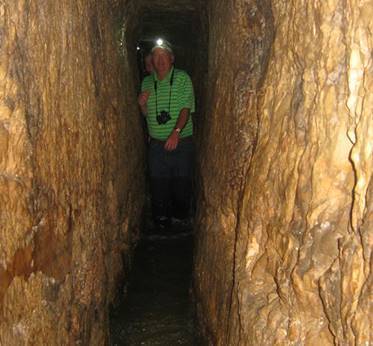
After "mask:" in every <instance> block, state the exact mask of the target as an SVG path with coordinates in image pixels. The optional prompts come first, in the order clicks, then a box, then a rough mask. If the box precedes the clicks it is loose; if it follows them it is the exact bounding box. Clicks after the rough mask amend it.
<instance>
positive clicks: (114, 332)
mask: <svg viewBox="0 0 373 346" xmlns="http://www.w3.org/2000/svg"><path fill="white" fill-rule="evenodd" d="M192 250H193V240H192V234H191V233H190V230H189V231H188V232H184V233H178V234H172V232H168V233H167V234H164V235H154V234H153V235H147V236H145V237H144V239H142V240H141V242H140V243H139V245H138V248H137V249H136V254H135V258H134V264H133V271H132V273H131V275H130V284H129V286H128V292H127V293H126V295H125V296H126V299H125V300H124V302H123V304H122V305H121V306H119V307H117V308H116V309H115V310H113V312H112V317H111V345H113V346H115V345H117V346H120V345H127V346H135V345H149V346H150V345H162V346H165V345H190V346H192V345H198V344H199V343H198V341H197V339H196V337H195V332H194V311H193V304H192V301H191V294H190V288H191V276H192V255H193V253H192Z"/></svg>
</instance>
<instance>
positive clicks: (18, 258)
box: [0, 0, 143, 346]
mask: <svg viewBox="0 0 373 346" xmlns="http://www.w3.org/2000/svg"><path fill="white" fill-rule="evenodd" d="M114 18H115V16H114V12H113V11H112V10H111V7H110V6H109V3H108V2H103V1H88V0H79V1H44V2H39V1H25V0H9V1H8V0H6V1H2V2H1V3H0V21H1V22H0V30H1V57H0V61H1V65H0V344H1V345H7V346H9V345H11V346H12V345H17V346H18V345H78V344H85V345H87V344H90V345H103V344H104V343H105V342H106V341H107V321H108V309H107V307H108V304H109V303H110V302H112V301H113V298H114V294H115V290H116V288H117V284H118V280H119V278H120V277H121V276H122V275H123V270H124V268H123V264H122V257H124V258H125V259H126V260H125V266H128V265H129V263H128V261H127V257H129V256H130V249H131V247H132V245H131V244H132V242H133V241H134V240H135V239H136V237H137V229H138V223H139V216H140V213H141V211H142V204H143V197H142V196H143V180H142V176H143V144H142V142H143V141H142V138H143V137H142V133H141V131H140V129H141V127H140V122H139V117H138V111H137V108H136V106H135V104H134V102H132V103H131V102H129V100H133V99H135V95H134V92H135V89H134V87H133V78H132V74H130V73H129V71H128V67H127V69H126V66H124V67H123V65H124V64H122V63H121V61H120V59H121V57H120V54H119V50H118V46H117V42H116V41H115V30H116V29H115V26H114ZM121 66H122V67H121Z"/></svg>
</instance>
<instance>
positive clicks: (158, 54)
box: [152, 42, 175, 76]
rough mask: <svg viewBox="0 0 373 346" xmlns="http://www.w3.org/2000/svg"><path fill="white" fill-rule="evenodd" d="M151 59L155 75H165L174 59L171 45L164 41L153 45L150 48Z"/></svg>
mask: <svg viewBox="0 0 373 346" xmlns="http://www.w3.org/2000/svg"><path fill="white" fill-rule="evenodd" d="M152 60H153V67H154V69H155V71H156V72H157V75H160V76H165V75H166V74H167V73H168V71H170V70H171V67H172V64H173V63H174V60H175V59H174V54H173V52H172V48H171V46H170V45H169V44H167V43H166V42H163V43H162V44H157V45H155V46H154V47H153V49H152Z"/></svg>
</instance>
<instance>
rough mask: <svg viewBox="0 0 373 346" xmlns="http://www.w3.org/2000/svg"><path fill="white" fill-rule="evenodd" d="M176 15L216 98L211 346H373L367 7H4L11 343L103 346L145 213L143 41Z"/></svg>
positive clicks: (199, 227)
mask: <svg viewBox="0 0 373 346" xmlns="http://www.w3.org/2000/svg"><path fill="white" fill-rule="evenodd" d="M198 13H199V14H200V17H199V18H198ZM168 14H169V15H170V23H168V24H169V28H171V27H172V28H173V27H175V28H177V27H178V20H180V22H182V23H183V25H184V26H187V30H185V31H183V32H182V33H180V32H179V33H175V37H180V38H181V39H183V38H185V42H186V41H188V44H190V45H191V46H188V45H187V44H185V46H184V47H181V48H180V47H179V48H180V49H181V51H183V49H184V51H186V52H188V54H190V56H189V57H184V58H185V61H187V62H188V63H190V65H192V64H193V63H194V66H190V68H191V70H192V78H193V80H194V81H195V87H196V90H197V94H198V95H202V96H203V95H206V96H203V97H201V98H200V100H199V101H198V105H199V108H198V109H199V114H198V115H197V117H196V126H197V130H198V131H197V134H198V136H197V137H198V138H197V139H198V147H199V153H198V159H199V167H198V168H197V172H198V173H199V175H200V176H199V179H198V181H199V188H200V190H199V192H198V195H199V201H198V205H197V208H198V213H197V217H196V233H197V239H196V252H195V274H194V292H195V298H196V302H197V315H198V319H199V321H198V322H199V324H200V326H201V330H202V333H203V335H204V336H205V338H206V341H207V343H208V344H210V345H224V346H225V345H240V346H241V345H370V344H371V343H372V342H373V340H372V338H371V336H370V330H371V328H372V322H371V313H370V311H371V308H370V306H371V289H372V275H371V271H372V266H371V249H372V243H373V241H372V228H373V179H372V176H373V160H372V157H373V155H372V154H373V152H372V151H373V120H372V109H373V96H372V95H373V93H372V89H373V77H372V76H373V63H372V32H373V21H372V18H373V3H372V1H369V0H345V1H341V0H325V1H316V0H309V1H306V0H299V1H283V0H261V1H259V0H211V1H206V2H204V1H199V0H160V1H151V0H139V1H135V0H133V1H131V0H107V1H100V0H76V1H67V0H60V1H42V2H41V1H30V0H4V1H2V2H0V44H1V49H0V54H1V55H0V345H6V346H8V345H11V346H13V345H17V346H18V345H79V344H81V345H105V344H107V343H108V306H109V304H110V303H111V302H113V300H114V297H115V292H116V289H117V284H118V281H119V279H121V278H122V277H123V276H125V275H126V269H127V267H128V266H129V264H130V262H131V251H132V248H133V244H134V243H135V242H136V240H137V236H138V228H139V224H140V220H141V213H142V209H143V204H144V148H143V134H142V131H141V122H140V118H139V115H138V110H137V106H136V95H135V92H136V87H137V85H136V83H137V81H136V78H137V71H136V67H135V66H136V65H135V64H136V61H135V54H134V49H135V43H136V40H137V39H138V35H140V34H143V35H151V32H150V31H151V30H149V27H151V26H152V25H151V24H152V23H154V27H156V28H157V30H160V28H161V27H162V25H160V24H159V23H157V22H156V20H157V18H159V17H162V16H163V17H162V18H165V17H167V15H168ZM205 15H206V17H205ZM192 17H193V18H192ZM171 18H172V20H171ZM178 18H179V19H178ZM144 19H146V20H147V25H148V27H147V28H144V27H143V26H142V25H143V20H144ZM152 21H153V22H152ZM171 22H172V23H171ZM203 29H205V30H206V32H203ZM175 30H176V29H175ZM201 30H202V32H199V31H201ZM189 32H190V35H192V34H193V35H197V36H199V37H198V39H193V40H192V39H190V37H188V33H189ZM178 35H179V36H178ZM147 38H149V37H147ZM118 39H119V40H120V41H121V44H118V42H117V41H118ZM207 42H208V46H207V47H206V49H204V48H203V47H202V46H201V45H203V44H207ZM129 49H131V50H132V49H133V51H130V50H129ZM207 55H208V59H207ZM179 59H180V60H179V61H182V59H181V57H179ZM189 60H190V61H189ZM176 61H178V60H176ZM207 62H208V75H207V74H206V66H207ZM205 76H206V78H205ZM123 259H124V261H122V260H123Z"/></svg>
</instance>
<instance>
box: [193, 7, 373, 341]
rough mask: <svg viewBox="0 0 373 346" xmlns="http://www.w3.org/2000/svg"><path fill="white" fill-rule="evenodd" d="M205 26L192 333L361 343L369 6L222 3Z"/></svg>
mask: <svg viewBox="0 0 373 346" xmlns="http://www.w3.org/2000/svg"><path fill="white" fill-rule="evenodd" d="M209 14H210V45H209V56H210V57H209V83H208V93H209V96H208V101H207V102H208V106H209V107H210V108H209V112H208V115H207V119H206V121H207V122H208V126H206V127H205V130H204V142H203V143H202V146H201V151H202V154H201V156H202V157H204V158H203V161H202V163H201V171H202V179H201V186H202V191H201V197H200V202H199V209H200V211H199V216H198V223H199V226H198V231H199V232H198V242H197V251H196V273H195V289H196V298H197V304H198V315H199V317H200V320H201V325H202V327H203V331H204V334H205V335H206V336H207V337H208V338H209V340H210V344H214V345H272V344H279V345H289V344H294V345H332V344H337V345H354V344H356V345H367V344H369V342H371V340H370V339H369V338H370V335H369V331H370V327H371V321H370V320H369V318H370V317H369V312H370V310H369V305H370V299H369V296H368V294H369V289H371V283H372V282H371V281H372V277H371V265H370V259H371V252H370V251H371V248H372V240H371V233H372V225H373V223H372V222H373V202H372V198H373V179H372V171H373V161H372V150H373V122H372V109H373V107H372V106H373V97H372V87H373V83H372V81H373V79H372V75H373V74H372V72H373V71H372V57H371V52H372V20H371V18H372V16H373V5H372V3H371V2H369V1H355V0H348V1H338V0H331V1H295V2H294V1H293V2H289V1H288V2H286V1H277V0H272V1H271V3H269V2H266V1H243V0H235V1H223V0H222V1H211V3H210V12H209ZM271 22H272V23H273V26H272V25H271ZM272 42H273V43H272ZM270 43H272V46H271V48H270V50H268V49H267V47H268V44H270ZM256 53H259V56H258V59H259V60H258V59H257V58H255V56H256ZM260 54H262V55H261V56H260ZM267 58H268V60H267ZM267 61H268V66H267ZM262 78H264V79H262ZM207 253H208V256H206V254H207Z"/></svg>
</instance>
